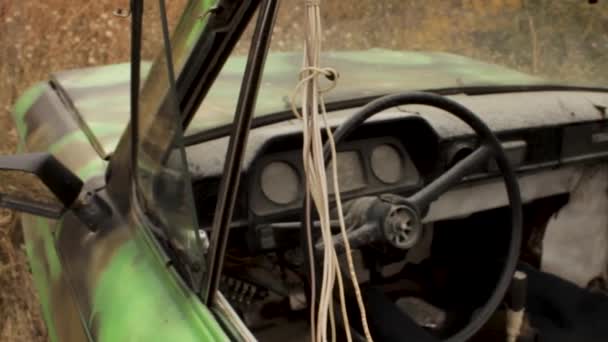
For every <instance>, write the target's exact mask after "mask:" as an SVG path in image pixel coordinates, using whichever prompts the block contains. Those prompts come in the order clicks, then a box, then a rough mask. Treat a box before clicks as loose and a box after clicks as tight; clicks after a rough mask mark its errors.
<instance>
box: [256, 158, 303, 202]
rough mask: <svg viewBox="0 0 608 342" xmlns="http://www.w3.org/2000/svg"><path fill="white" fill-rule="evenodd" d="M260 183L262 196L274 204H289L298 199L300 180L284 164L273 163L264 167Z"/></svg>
mask: <svg viewBox="0 0 608 342" xmlns="http://www.w3.org/2000/svg"><path fill="white" fill-rule="evenodd" d="M260 183H261V184H260V185H261V187H262V192H263V193H264V195H265V196H266V197H267V198H268V199H269V200H271V201H272V202H274V203H276V204H289V203H292V202H294V201H295V200H296V199H298V192H299V190H300V189H299V188H300V178H299V177H298V173H297V172H296V170H295V169H294V168H293V167H292V166H291V165H289V164H287V163H285V162H282V161H275V162H271V163H270V164H268V165H266V166H265V167H264V169H263V170H262V175H261V177H260Z"/></svg>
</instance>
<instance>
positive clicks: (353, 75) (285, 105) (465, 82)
mask: <svg viewBox="0 0 608 342" xmlns="http://www.w3.org/2000/svg"><path fill="white" fill-rule="evenodd" d="M301 60H302V57H301V53H295V52H282V53H270V54H269V56H268V59H267V62H266V67H265V71H264V76H263V78H262V84H261V88H260V93H259V97H258V102H257V106H256V116H262V115H266V114H271V113H275V112H279V111H283V110H287V109H289V103H290V102H289V101H290V97H291V94H292V93H293V92H294V87H295V86H296V84H297V82H298V73H299V70H300V68H301ZM322 64H323V66H327V67H332V68H335V69H336V70H337V71H338V73H339V75H340V78H339V80H338V83H337V86H336V87H335V88H334V89H333V90H332V91H331V92H330V93H328V94H327V95H326V101H329V102H331V101H337V100H346V99H355V98H360V97H365V96H372V95H381V94H388V93H394V92H399V91H405V90H421V89H440V88H456V87H463V86H467V87H470V86H496V85H533V84H541V83H547V82H546V80H544V79H542V78H538V77H533V76H530V75H527V74H524V73H521V72H518V71H514V70H511V69H508V68H505V67H502V66H498V65H494V64H489V63H484V62H480V61H477V60H474V59H471V58H467V57H463V56H459V55H454V54H449V53H443V52H414V51H393V50H384V49H371V50H365V51H341V52H328V53H325V54H323V56H322ZM245 65H246V57H240V56H239V57H233V58H230V59H229V60H228V61H227V62H226V64H225V66H224V68H223V69H222V72H221V73H220V76H219V77H218V80H217V81H216V83H215V84H214V86H213V88H212V89H211V91H210V92H209V94H208V95H207V98H206V99H205V101H204V105H202V106H201V108H199V111H198V113H197V114H196V116H195V118H194V120H193V122H192V123H191V125H190V127H189V129H188V132H189V133H191V132H196V131H201V130H205V129H209V128H213V127H217V126H221V125H225V124H228V123H230V122H231V120H232V118H233V115H234V114H233V113H234V110H235V104H236V99H237V97H238V90H239V89H240V82H241V80H242V75H243V71H244V68H245ZM142 69H143V72H144V73H145V72H147V70H149V64H146V65H144V67H143V68H142ZM129 80H130V75H129V64H128V63H125V64H115V65H109V66H101V67H92V68H86V69H78V70H69V71H63V72H59V73H56V74H54V75H53V77H52V82H53V83H54V84H55V88H56V89H57V90H58V91H59V92H61V95H62V97H63V98H64V100H65V101H66V102H67V103H68V105H69V106H71V107H72V109H73V111H74V112H75V113H76V115H78V116H79V118H80V120H79V121H80V122H81V124H82V125H83V127H84V128H85V129H86V130H88V131H90V134H91V138H92V139H97V140H98V141H96V143H98V144H99V145H100V146H102V148H103V150H104V152H105V153H106V154H110V153H111V152H112V151H113V150H114V149H115V148H116V145H117V143H118V139H119V138H120V134H121V133H122V131H123V130H124V128H125V127H126V125H127V123H128V120H129ZM322 86H323V85H322ZM101 123H103V125H101ZM97 127H102V128H103V129H102V128H97ZM108 127H112V129H110V130H109V129H108ZM110 131H111V132H110ZM112 132H113V133H112ZM102 136H103V138H101V137H102Z"/></svg>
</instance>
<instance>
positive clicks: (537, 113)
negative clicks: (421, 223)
mask: <svg viewBox="0 0 608 342" xmlns="http://www.w3.org/2000/svg"><path fill="white" fill-rule="evenodd" d="M452 97H453V98H454V99H456V100H458V101H459V102H461V103H462V104H463V105H464V106H466V107H467V108H470V109H471V110H472V111H473V112H474V113H476V114H477V115H479V116H480V117H481V118H482V119H483V121H484V122H485V123H486V124H487V125H488V126H489V127H490V128H491V129H492V131H494V132H495V133H496V134H497V136H498V137H499V139H500V140H501V141H502V142H503V147H504V148H505V152H506V153H507V157H508V158H509V160H510V161H511V163H512V165H513V166H514V167H515V169H516V171H517V172H518V177H519V178H520V182H524V181H527V182H528V183H521V190H522V197H523V198H524V201H530V200H533V199H536V198H542V197H543V196H550V195H553V194H557V193H562V192H564V191H566V190H564V189H568V184H569V183H568V182H569V181H568V180H570V179H573V177H571V174H572V172H574V171H572V170H574V169H577V168H579V167H583V166H584V165H585V164H588V163H595V162H599V161H606V160H608V138H607V137H608V119H607V118H606V115H605V113H604V112H603V111H601V110H598V108H605V107H607V106H608V94H606V93H598V92H582V91H542V92H518V93H504V94H502V93H499V94H490V95H479V96H467V95H455V96H452ZM356 110H357V109H356V108H354V109H347V110H340V111H335V112H332V113H331V115H329V116H328V121H329V124H330V126H331V127H332V128H336V127H338V126H339V125H340V124H342V123H343V122H344V121H345V120H347V119H348V118H349V117H350V116H352V115H353V113H354V112H355V111H356ZM301 134H302V132H301V123H300V122H299V121H297V120H287V121H283V122H279V123H275V124H270V125H265V126H261V127H258V128H255V129H253V130H252V131H251V132H250V136H249V142H248V145H247V150H246V153H245V155H244V158H243V181H242V182H241V186H240V189H239V194H238V198H237V203H236V205H235V209H234V215H233V218H234V221H235V225H237V223H238V224H239V225H255V224H258V223H262V222H267V221H268V220H269V219H270V220H272V219H280V220H287V221H294V220H295V221H297V220H298V219H299V218H300V217H301V210H300V208H301V205H302V202H303V194H304V192H303V190H304V187H303V181H304V175H303V168H302V162H301V153H302V152H301V146H302V139H301ZM349 139H351V140H348V141H344V142H342V143H340V145H339V146H338V148H339V151H340V152H341V153H340V155H339V168H340V170H339V176H340V188H341V190H342V191H343V199H344V200H348V199H349V198H353V197H357V196H365V195H374V194H380V193H394V194H398V195H402V196H407V195H408V194H411V193H412V192H414V191H415V190H417V189H419V188H420V187H422V185H423V184H428V183H429V182H430V181H431V180H432V179H434V178H436V177H437V176H438V175H439V174H441V173H443V172H445V171H446V170H447V169H448V168H449V167H450V166H452V165H454V164H455V163H456V162H458V160H461V159H462V158H464V157H466V156H467V155H468V153H470V152H471V151H473V150H474V149H475V147H476V146H477V145H478V143H479V142H478V138H477V137H476V136H475V135H474V134H473V132H472V131H471V130H470V128H468V127H467V126H466V125H465V124H463V123H462V122H460V121H459V120H458V119H456V118H454V117H452V116H450V115H447V114H446V113H445V112H442V111H439V110H435V109H433V108H429V107H421V106H407V107H403V108H402V107H399V108H394V109H391V110H387V111H385V112H383V113H380V114H379V115H376V116H374V117H372V118H370V119H368V120H367V121H366V122H365V123H364V124H363V125H362V126H361V127H359V128H357V129H356V130H355V131H354V132H353V133H352V135H351V136H350V137H349ZM228 141H229V138H228V137H227V136H223V137H221V138H214V139H212V140H208V141H205V142H204V143H200V144H197V145H191V146H188V147H187V155H188V163H189V166H190V172H191V174H192V179H193V182H194V195H195V197H196V205H197V209H198V214H199V222H200V224H201V225H202V226H203V227H208V226H210V224H211V221H212V218H213V215H214V208H215V205H216V203H217V192H218V189H219V184H220V180H221V177H222V170H223V163H224V160H225V158H226V153H227V149H228ZM575 171H576V170H575ZM577 172H578V171H577ZM499 176H500V175H499V173H498V171H497V170H496V165H495V164H494V163H493V162H489V163H488V165H485V166H484V167H481V168H480V169H479V170H477V171H476V172H474V173H473V174H471V175H470V176H469V177H466V178H465V179H464V180H463V182H462V183H461V184H459V185H458V186H457V187H455V188H454V189H453V190H451V191H450V193H448V194H446V195H445V196H442V198H440V199H439V200H438V201H437V203H435V204H433V205H432V206H431V208H430V214H429V217H430V219H431V220H436V219H446V218H450V217H455V216H454V215H466V214H470V213H473V212H476V211H479V210H483V209H487V208H490V207H497V206H499V205H506V202H505V201H506V200H505V199H504V198H502V197H500V196H499V194H498V193H497V194H495V192H497V191H502V190H501V189H504V186H503V185H502V179H500V178H499ZM330 182H331V181H330ZM330 186H331V183H330ZM484 189H486V190H484ZM484 191H485V192H484ZM473 194H474V195H473ZM498 199H500V201H499V200H498ZM431 214H432V215H431Z"/></svg>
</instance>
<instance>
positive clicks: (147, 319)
mask: <svg viewBox="0 0 608 342" xmlns="http://www.w3.org/2000/svg"><path fill="white" fill-rule="evenodd" d="M102 108H103V106H102ZM125 115H127V113H125ZM14 120H15V122H16V124H17V127H18V128H19V135H20V139H21V141H20V144H19V146H20V150H22V151H50V152H52V153H53V155H54V156H55V157H56V158H57V159H59V160H60V161H61V162H63V163H64V164H65V165H66V166H67V167H68V168H69V169H70V170H72V171H73V172H75V173H76V174H77V175H78V176H79V177H80V178H82V179H83V180H85V181H86V180H90V179H92V178H93V177H95V176H103V175H104V172H105V167H106V163H107V162H106V161H104V160H103V159H102V157H101V156H100V155H99V154H98V152H97V151H96V150H95V149H94V148H93V147H92V145H91V142H90V140H89V137H87V135H86V134H85V133H83V131H82V130H81V127H80V126H79V124H78V121H77V120H76V119H75V118H74V117H73V116H72V114H71V113H70V112H69V110H68V109H67V108H66V107H65V105H64V103H63V102H62V101H61V100H60V99H59V97H58V96H57V95H56V93H55V90H54V89H52V88H51V87H50V86H49V85H48V84H45V83H41V84H39V85H36V86H35V87H34V88H32V89H31V90H30V91H28V92H26V94H25V95H24V96H23V97H22V98H21V99H20V100H19V101H18V103H17V105H16V107H15V110H14ZM91 127H92V128H94V127H95V125H91ZM123 129H124V128H123ZM98 132H99V131H98ZM118 133H120V132H118ZM98 134H99V133H98ZM101 136H103V135H101ZM113 136H114V137H115V138H116V139H117V138H118V135H113ZM125 195H126V196H129V195H130V193H129V192H128V191H125ZM114 220H115V222H113V225H112V227H111V228H110V229H105V230H104V229H102V230H100V231H99V232H97V233H92V232H90V231H89V230H88V229H87V228H86V227H85V226H84V225H83V223H81V222H80V221H78V219H76V218H75V217H74V216H73V214H71V213H67V214H66V215H65V216H64V217H63V218H62V219H60V220H58V221H52V220H47V219H43V218H38V217H33V216H30V215H23V216H22V226H23V231H24V237H25V242H26V249H27V253H28V259H29V262H30V265H31V267H32V272H33V274H34V280H35V285H36V288H37V291H38V293H39V296H40V300H41V303H42V308H43V315H44V317H45V320H46V322H47V326H48V329H49V336H50V339H51V340H52V341H85V340H88V339H92V340H95V341H124V340H137V341H140V340H145V341H169V340H180V341H201V340H205V341H214V340H225V339H226V336H225V335H224V333H223V332H222V329H221V328H220V326H219V325H218V323H217V322H216V321H215V319H214V317H213V316H212V314H211V312H210V311H209V309H208V308H207V307H205V306H203V305H202V304H201V302H200V301H199V300H198V298H197V297H196V295H195V294H194V293H193V292H192V291H190V289H188V288H187V287H186V286H185V284H183V282H182V281H181V280H180V279H179V277H178V275H177V274H176V272H175V271H174V270H173V268H172V266H170V264H169V262H168V259H167V258H166V256H165V255H164V254H163V252H162V250H161V249H160V247H159V246H158V245H157V242H156V240H154V238H153V237H151V236H150V233H149V231H147V230H146V229H144V228H143V224H142V222H141V221H140V220H139V219H138V215H137V213H135V212H134V211H133V210H131V211H130V212H129V213H128V215H127V216H126V217H116V218H114Z"/></svg>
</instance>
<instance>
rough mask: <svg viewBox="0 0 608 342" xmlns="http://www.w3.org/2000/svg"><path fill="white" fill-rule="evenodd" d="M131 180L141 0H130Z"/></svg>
mask: <svg viewBox="0 0 608 342" xmlns="http://www.w3.org/2000/svg"><path fill="white" fill-rule="evenodd" d="M130 6H131V22H132V26H131V163H130V165H131V180H132V182H133V184H135V185H136V184H137V176H136V172H135V170H136V168H137V148H138V146H137V143H138V142H139V84H140V81H141V80H140V71H141V68H140V64H141V25H142V20H143V5H142V2H141V0H131V3H130Z"/></svg>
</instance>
